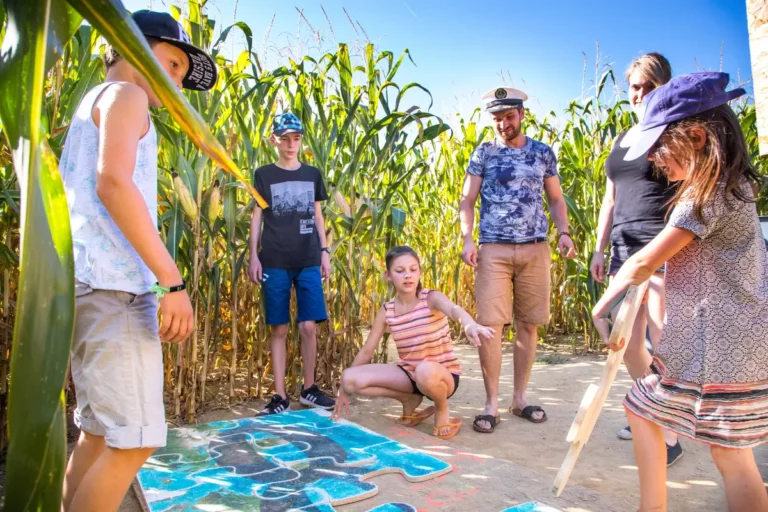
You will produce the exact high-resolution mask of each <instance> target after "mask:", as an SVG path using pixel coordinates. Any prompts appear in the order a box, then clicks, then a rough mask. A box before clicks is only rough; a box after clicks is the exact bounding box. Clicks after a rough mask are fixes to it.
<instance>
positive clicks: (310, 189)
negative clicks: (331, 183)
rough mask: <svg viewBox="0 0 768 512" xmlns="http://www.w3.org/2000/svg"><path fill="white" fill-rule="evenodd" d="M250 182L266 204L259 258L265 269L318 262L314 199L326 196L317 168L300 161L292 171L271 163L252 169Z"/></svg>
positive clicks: (310, 264)
mask: <svg viewBox="0 0 768 512" xmlns="http://www.w3.org/2000/svg"><path fill="white" fill-rule="evenodd" d="M253 183H254V187H256V190H257V191H258V192H259V194H261V196H262V197H263V198H264V200H265V201H266V202H267V204H268V205H269V208H267V209H265V210H264V212H263V216H262V219H263V221H264V225H263V228H262V235H261V250H260V251H259V261H261V264H262V266H263V267H266V268H304V267H315V266H318V265H320V239H319V237H318V235H317V229H316V228H315V201H325V200H326V199H328V192H326V190H325V184H324V183H323V177H322V176H321V175H320V170H319V169H318V168H317V167H312V166H311V165H306V164H301V167H299V168H298V169H297V170H295V171H287V170H285V169H281V168H280V167H278V166H277V165H275V164H270V165H265V166H264V167H259V168H258V169H256V172H254V175H253Z"/></svg>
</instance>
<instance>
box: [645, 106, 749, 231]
mask: <svg viewBox="0 0 768 512" xmlns="http://www.w3.org/2000/svg"><path fill="white" fill-rule="evenodd" d="M694 128H701V129H703V130H704V132H705V133H706V134H707V141H706V143H705V145H704V147H703V148H702V149H700V150H697V149H696V143H697V142H699V141H698V140H696V135H695V134H694V133H693V132H692V130H693V129H694ZM651 151H652V158H653V160H654V163H655V164H656V166H657V167H663V166H664V162H665V161H667V160H670V159H673V160H675V161H676V162H678V163H679V164H680V165H681V166H682V167H683V169H685V170H686V173H687V174H686V178H685V179H684V180H683V183H682V184H681V185H682V186H681V187H679V188H678V191H677V194H675V196H674V197H673V198H672V200H671V201H670V203H671V204H674V203H676V202H678V201H680V200H681V199H683V198H685V199H686V200H692V201H693V213H694V215H695V216H696V218H698V219H699V220H700V221H702V222H703V221H704V219H703V214H702V212H703V209H704V205H705V204H706V203H707V202H708V201H709V200H710V199H712V196H713V195H714V194H715V192H716V191H717V189H718V187H719V186H724V187H725V192H726V197H727V198H728V197H730V196H733V197H735V198H737V199H739V200H741V201H745V202H753V201H754V200H753V199H752V198H751V197H750V196H749V194H746V193H745V192H744V191H743V190H742V188H741V186H742V185H743V184H744V182H748V183H750V184H751V185H752V187H753V190H756V187H758V186H759V180H760V178H759V175H758V174H757V172H756V171H755V169H754V168H753V167H752V165H751V163H750V160H749V152H748V151H747V143H746V141H745V140H744V134H743V133H742V131H741V126H740V125H739V120H738V118H737V117H736V114H735V113H734V112H733V110H731V107H729V106H728V105H721V106H719V107H715V108H713V109H711V110H707V111H706V112H702V113H701V114H698V115H695V116H692V117H689V118H686V119H683V120H681V121H677V122H675V123H672V124H670V125H669V127H668V128H667V129H666V130H665V132H664V134H663V135H662V136H661V137H660V138H659V141H658V143H657V144H656V149H654V150H651Z"/></svg>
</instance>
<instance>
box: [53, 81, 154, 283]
mask: <svg viewBox="0 0 768 512" xmlns="http://www.w3.org/2000/svg"><path fill="white" fill-rule="evenodd" d="M114 83H116V82H107V83H103V84H100V85H97V86H96V87H94V88H93V89H91V90H90V91H88V93H87V94H86V95H85V97H83V100H82V101H81V102H80V105H79V106H78V107H77V110H76V111H75V115H74V116H73V117H72V122H71V123H70V125H69V133H68V134H67V139H66V142H65V143H64V151H63V152H62V154H61V160H60V162H59V168H60V169H61V175H62V178H63V180H64V189H65V191H66V193H67V203H68V205H69V215H70V222H71V225H72V242H73V247H74V253H75V254H74V255H75V278H76V279H77V280H78V281H81V282H83V283H85V284H87V285H88V286H90V287H91V288H93V289H96V290H119V291H124V292H129V293H135V294H143V293H147V292H148V291H149V288H150V287H151V286H152V285H153V284H154V283H155V281H156V279H155V276H154V275H153V274H152V272H151V271H150V270H149V268H148V267H147V266H146V264H144V262H143V261H142V259H141V258H140V257H139V255H138V253H137V252H136V250H135V249H134V248H133V246H131V244H130V243H129V242H128V240H126V238H125V237H124V236H123V234H122V233H121V232H120V229H119V228H118V227H117V225H116V224H115V222H114V221H113V220H112V217H110V216H109V213H107V209H106V208H105V207H104V205H103V204H102V203H101V200H100V199H99V197H98V196H97V195H96V176H97V173H96V169H97V162H98V155H99V128H98V127H97V126H96V123H94V122H93V117H92V111H93V104H94V102H95V101H96V99H97V98H98V97H99V95H100V94H101V93H102V92H103V91H104V89H106V88H107V87H108V86H110V85H112V84H114ZM147 115H149V114H147ZM133 182H134V183H135V184H136V186H137V187H138V189H139V191H140V192H141V195H142V197H143V198H144V202H145V203H146V204H147V210H148V211H149V215H150V216H151V218H152V221H153V222H154V224H155V225H157V132H155V127H154V125H153V124H152V120H151V119H150V121H149V130H148V131H147V133H146V135H144V137H142V138H141V140H140V141H139V146H138V148H137V150H136V165H135V167H134V169H133Z"/></svg>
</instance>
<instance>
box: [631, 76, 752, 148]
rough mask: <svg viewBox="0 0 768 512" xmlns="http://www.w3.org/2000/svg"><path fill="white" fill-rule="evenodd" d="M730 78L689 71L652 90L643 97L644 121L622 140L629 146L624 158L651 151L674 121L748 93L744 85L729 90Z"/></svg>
mask: <svg viewBox="0 0 768 512" xmlns="http://www.w3.org/2000/svg"><path fill="white" fill-rule="evenodd" d="M728 81H729V75H728V73H722V72H717V71H704V72H700V73H689V74H687V75H680V76H676V77H674V78H673V79H672V80H670V81H669V82H667V83H666V84H664V85H662V86H661V87H658V88H657V89H654V90H652V91H651V92H649V93H648V95H647V96H646V97H645V98H643V110H644V114H643V116H642V120H641V121H640V124H639V125H638V127H637V129H634V130H630V132H629V133H627V135H626V136H625V137H624V140H622V146H624V147H627V146H629V151H627V154H626V155H624V160H626V161H631V160H635V159H637V158H639V157H640V156H642V155H643V154H645V153H647V152H648V151H650V150H651V148H652V147H653V145H654V144H655V143H656V141H657V140H659V137H661V134H662V133H664V130H666V129H667V126H669V125H670V124H671V123H674V122H675V121H680V120H681V119H685V118H688V117H692V116H695V115H697V114H701V113H702V112H706V111H707V110H712V109H713V108H715V107H719V106H720V105H725V104H726V103H728V102H729V101H731V100H733V99H736V98H738V97H739V96H742V95H744V94H746V91H745V90H744V89H743V88H741V87H738V88H736V89H732V90H730V91H726V90H725V88H726V87H727V86H728ZM627 139H629V140H627Z"/></svg>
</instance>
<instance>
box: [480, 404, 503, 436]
mask: <svg viewBox="0 0 768 512" xmlns="http://www.w3.org/2000/svg"><path fill="white" fill-rule="evenodd" d="M486 415H487V416H493V417H494V418H495V417H496V416H498V415H499V406H498V405H497V406H491V405H488V404H485V409H483V412H482V414H481V416H486ZM477 426H478V427H480V428H482V429H484V430H488V429H490V428H491V424H490V423H489V422H488V421H487V420H479V421H477Z"/></svg>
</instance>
